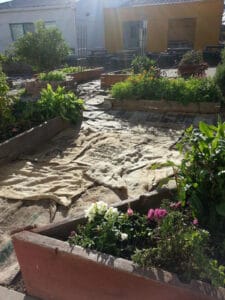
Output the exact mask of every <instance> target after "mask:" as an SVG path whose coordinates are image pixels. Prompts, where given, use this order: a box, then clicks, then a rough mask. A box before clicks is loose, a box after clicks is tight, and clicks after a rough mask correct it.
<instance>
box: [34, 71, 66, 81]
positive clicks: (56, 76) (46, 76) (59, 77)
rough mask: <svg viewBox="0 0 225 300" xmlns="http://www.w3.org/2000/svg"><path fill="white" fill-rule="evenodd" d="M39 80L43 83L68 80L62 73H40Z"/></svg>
mask: <svg viewBox="0 0 225 300" xmlns="http://www.w3.org/2000/svg"><path fill="white" fill-rule="evenodd" d="M38 78H39V79H40V80H43V81H64V80H66V75H65V73H64V72H62V71H51V72H48V73H40V74H39V75H38Z"/></svg>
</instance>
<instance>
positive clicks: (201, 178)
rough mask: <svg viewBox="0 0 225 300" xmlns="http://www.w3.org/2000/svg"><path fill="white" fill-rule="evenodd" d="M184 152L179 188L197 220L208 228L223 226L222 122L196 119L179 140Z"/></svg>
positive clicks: (224, 145) (220, 229) (218, 229)
mask: <svg viewBox="0 0 225 300" xmlns="http://www.w3.org/2000/svg"><path fill="white" fill-rule="evenodd" d="M179 149H180V150H181V151H183V152H184V154H185V156H184V159H183V160H182V163H181V167H180V170H179V182H178V191H179V197H180V199H182V201H183V203H187V201H188V202H189V203H190V205H191V208H192V210H193V213H194V215H195V216H196V217H197V218H198V219H199V221H200V224H201V225H202V226H204V227H205V228H208V229H209V230H210V232H213V233H215V232H221V233H222V232H224V230H225V192H224V191H225V123H222V122H220V121H219V122H218V124H217V126H213V125H207V124H206V123H204V122H200V123H199V128H198V129H195V128H193V126H191V127H190V128H188V129H187V130H186V131H185V135H184V137H183V139H182V140H181V142H180V144H179Z"/></svg>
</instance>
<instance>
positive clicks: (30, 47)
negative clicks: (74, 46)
mask: <svg viewBox="0 0 225 300" xmlns="http://www.w3.org/2000/svg"><path fill="white" fill-rule="evenodd" d="M68 54H69V47H68V45H67V44H66V42H65V40H64V39H63V37H62V34H61V32H60V31H59V30H58V29H57V28H46V27H45V25H44V22H42V21H41V22H38V23H37V24H36V31H35V32H28V33H26V34H25V35H24V36H23V37H21V38H20V39H19V40H17V41H16V42H15V43H14V55H16V56H17V57H18V58H19V59H21V60H22V61H25V62H26V63H28V64H30V65H31V66H33V67H34V68H35V70H38V71H39V70H40V71H41V70H48V69H53V68H54V67H56V66H59V65H60V64H61V63H62V61H63V60H64V59H65V57H66V56H67V55H68Z"/></svg>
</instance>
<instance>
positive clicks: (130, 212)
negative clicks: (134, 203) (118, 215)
mask: <svg viewBox="0 0 225 300" xmlns="http://www.w3.org/2000/svg"><path fill="white" fill-rule="evenodd" d="M127 214H128V216H129V217H131V216H133V214H134V211H133V209H132V208H130V207H129V208H128V210H127Z"/></svg>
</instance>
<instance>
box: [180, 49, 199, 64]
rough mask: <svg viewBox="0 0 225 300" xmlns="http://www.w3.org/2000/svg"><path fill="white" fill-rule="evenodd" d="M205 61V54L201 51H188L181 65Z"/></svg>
mask: <svg viewBox="0 0 225 300" xmlns="http://www.w3.org/2000/svg"><path fill="white" fill-rule="evenodd" d="M202 63H203V55H202V52H201V51H194V50H191V51H188V52H186V53H185V54H184V55H183V57H182V59H181V61H180V63H179V66H184V65H199V64H202Z"/></svg>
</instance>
